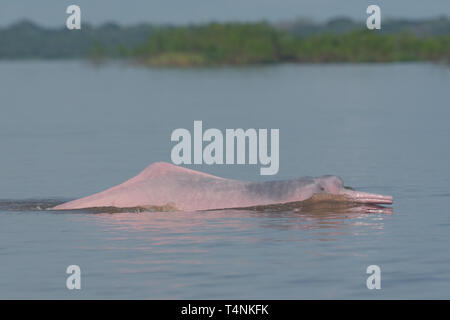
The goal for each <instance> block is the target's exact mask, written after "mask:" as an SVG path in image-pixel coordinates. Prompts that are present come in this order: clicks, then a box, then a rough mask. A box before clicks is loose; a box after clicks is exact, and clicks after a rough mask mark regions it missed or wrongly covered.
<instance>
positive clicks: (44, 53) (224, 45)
mask: <svg viewBox="0 0 450 320" xmlns="http://www.w3.org/2000/svg"><path fill="white" fill-rule="evenodd" d="M80 58H90V59H92V60H93V61H102V60H104V59H123V58H126V59H130V60H132V61H138V62H139V63H141V64H143V65H146V66H177V67H190V66H216V65H249V64H272V63H284V62H289V63H329V62H337V63H339V62H356V63H358V62H398V61H436V62H441V61H443V62H447V63H448V62H449V61H450V20H449V19H447V18H440V19H434V20H433V19H432V20H429V21H428V20H424V21H417V22H413V21H403V20H399V21H390V22H389V21H386V22H384V24H383V26H382V30H380V31H369V30H367V29H365V26H364V24H363V23H357V22H354V21H352V20H349V19H335V20H331V21H329V22H327V23H325V24H323V25H320V24H313V23H309V22H304V21H300V22H297V23H287V24H279V25H274V24H269V23H264V22H261V23H209V24H203V25H188V26H167V25H166V26H156V25H151V24H141V25H136V26H129V27H123V26H119V25H116V24H112V23H110V24H105V25H102V26H98V27H93V26H90V25H84V26H83V27H82V29H81V30H72V31H69V30H67V29H64V28H54V29H49V28H43V27H40V26H38V25H36V24H34V23H31V22H26V21H25V22H20V23H17V24H15V25H12V26H10V27H7V28H3V29H0V59H80Z"/></svg>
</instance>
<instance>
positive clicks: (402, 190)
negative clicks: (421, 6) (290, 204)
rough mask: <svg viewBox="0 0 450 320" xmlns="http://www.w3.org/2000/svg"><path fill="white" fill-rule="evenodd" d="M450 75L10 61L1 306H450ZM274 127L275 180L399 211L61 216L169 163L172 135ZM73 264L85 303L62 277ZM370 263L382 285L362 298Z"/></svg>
mask: <svg viewBox="0 0 450 320" xmlns="http://www.w3.org/2000/svg"><path fill="white" fill-rule="evenodd" d="M449 89H450V67H448V66H445V65H439V64H426V63H425V64H348V65H347V64H341V65H339V64H338V65H334V64H329V65H289V64H287V65H277V66H255V67H239V68H193V69H189V68H187V69H176V68H174V69H170V68H169V69H165V68H160V69H147V68H142V67H139V66H134V65H130V64H126V63H123V64H122V63H107V64H104V65H92V64H90V63H87V62H82V61H57V62H44V61H28V62H20V61H18V62H1V63H0V111H1V116H0V298H3V299H10V298H31V299H39V298H41V299H47V298H57V299H82V298H94V299H95V298H102V299H116V298H133V299H134V298H142V299H162V298H168V299H175V298H177V299H244V298H246V299H247V298H248V299H250V298H253V299H300V298H355V299H372V298H374V299H380V298H388V299H392V298H447V299H448V298H450V250H449V245H450V167H449V164H450V148H449V147H450V125H449V123H450V108H449V100H450V90H449ZM194 120H202V121H203V126H204V128H218V129H221V130H225V129H226V128H231V129H234V128H244V129H245V128H278V129H279V130H280V171H279V173H278V174H277V175H275V176H260V175H259V166H255V165H234V166H233V165H216V166H207V165H196V166H193V165H192V166H188V167H189V168H192V169H198V170H202V171H204V172H208V173H211V174H215V175H219V176H222V177H226V178H234V179H242V180H252V181H261V180H275V179H276V180H279V179H289V178H294V177H299V176H317V175H323V174H335V175H339V176H340V177H342V178H343V179H344V182H345V184H346V185H348V186H352V187H354V188H355V189H358V190H362V191H367V192H376V193H382V194H387V195H393V196H394V204H393V206H392V208H393V213H392V214H378V213H371V214H361V213H352V212H333V211H332V210H330V212H325V213H320V214H318V213H294V212H276V213H275V212H274V213H271V212H264V213H262V212H249V211H233V210H229V211H220V212H219V211H216V212H148V213H143V212H141V213H114V214H109V213H97V214H93V213H89V212H83V211H82V212H77V213H74V212H57V211H48V210H45V208H47V207H50V206H52V205H55V204H57V203H61V202H64V201H67V200H72V199H75V198H78V197H82V196H86V195H89V194H92V193H95V192H98V191H101V190H104V189H106V188H108V187H111V186H113V185H116V184H119V183H121V182H123V181H125V180H127V179H129V178H131V177H132V176H135V175H137V174H138V173H139V172H140V171H141V170H143V169H144V168H145V167H146V166H147V165H149V164H150V163H152V162H155V161H167V162H170V151H171V148H172V147H173V143H172V142H171V141H170V135H171V132H172V131H173V130H174V129H176V128H187V129H189V130H191V131H192V130H193V121H194ZM69 265H78V266H80V268H81V286H82V288H81V290H68V289H67V288H66V279H67V277H68V276H69V275H68V274H66V268H67V267H68V266H69ZM369 265H378V266H379V267H380V268H381V289H379V290H377V289H374V290H369V289H368V288H367V286H366V279H367V278H368V277H369V276H370V274H367V273H366V269H367V267H368V266H369Z"/></svg>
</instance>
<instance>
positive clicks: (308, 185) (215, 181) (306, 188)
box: [53, 162, 393, 211]
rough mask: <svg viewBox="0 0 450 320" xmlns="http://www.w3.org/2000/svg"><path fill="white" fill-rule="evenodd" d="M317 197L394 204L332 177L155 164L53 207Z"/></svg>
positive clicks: (255, 202) (238, 203) (186, 205)
mask: <svg viewBox="0 0 450 320" xmlns="http://www.w3.org/2000/svg"><path fill="white" fill-rule="evenodd" d="M317 193H329V194H336V195H340V194H343V195H345V197H347V198H348V199H349V201H351V202H356V203H363V204H392V201H393V200H392V197H390V196H383V195H378V194H371V193H364V192H357V191H353V190H349V189H346V188H344V187H343V184H342V180H341V179H340V178H338V177H336V176H323V177H320V178H310V177H304V178H298V179H294V180H287V181H267V182H245V181H238V180H230V179H224V178H220V177H216V176H213V175H209V174H206V173H202V172H199V171H194V170H190V169H186V168H183V167H179V166H176V165H173V164H169V163H164V162H157V163H154V164H151V165H150V166H148V167H147V168H146V169H145V170H144V171H142V172H141V173H140V174H139V175H137V176H136V177H134V178H132V179H130V180H128V181H125V182H124V183H122V184H120V185H117V186H115V187H112V188H110V189H108V190H105V191H102V192H99V193H96V194H93V195H91V196H87V197H84V198H81V199H78V200H74V201H70V202H66V203H63V204H61V205H58V206H56V207H54V208H53V209H54V210H73V209H85V208H95V207H117V208H132V207H146V206H166V205H168V204H171V205H173V206H174V207H176V208H177V210H181V211H197V210H210V209H222V208H238V207H240V208H242V207H251V206H260V205H269V204H275V203H286V202H295V201H303V200H306V199H308V198H310V197H311V196H313V195H314V194H317Z"/></svg>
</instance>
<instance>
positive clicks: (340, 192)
mask: <svg viewBox="0 0 450 320" xmlns="http://www.w3.org/2000/svg"><path fill="white" fill-rule="evenodd" d="M316 182H317V184H318V186H319V189H320V193H325V194H329V195H333V196H334V197H335V198H336V199H335V200H337V201H345V202H353V203H363V204H392V202H393V198H392V196H385V195H381V194H376V193H368V192H361V191H356V190H354V189H353V188H351V187H346V186H344V184H343V181H342V179H341V178H339V177H337V176H323V177H320V178H318V179H317V181H316Z"/></svg>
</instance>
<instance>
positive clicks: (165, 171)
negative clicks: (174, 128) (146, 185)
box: [135, 161, 226, 180]
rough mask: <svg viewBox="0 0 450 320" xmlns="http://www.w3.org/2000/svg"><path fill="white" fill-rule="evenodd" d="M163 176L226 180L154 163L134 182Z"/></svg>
mask: <svg viewBox="0 0 450 320" xmlns="http://www.w3.org/2000/svg"><path fill="white" fill-rule="evenodd" d="M165 175H178V176H180V175H192V176H199V177H200V176H202V177H209V178H215V179H220V180H226V179H224V178H221V177H217V176H213V175H210V174H207V173H204V172H200V171H195V170H192V169H188V168H184V167H180V166H177V165H174V164H172V163H168V162H163V161H160V162H155V163H152V164H151V165H149V166H148V167H147V168H145V169H144V170H143V171H142V172H141V173H140V174H138V175H137V176H136V178H135V179H136V180H141V179H151V178H156V177H161V176H165Z"/></svg>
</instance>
